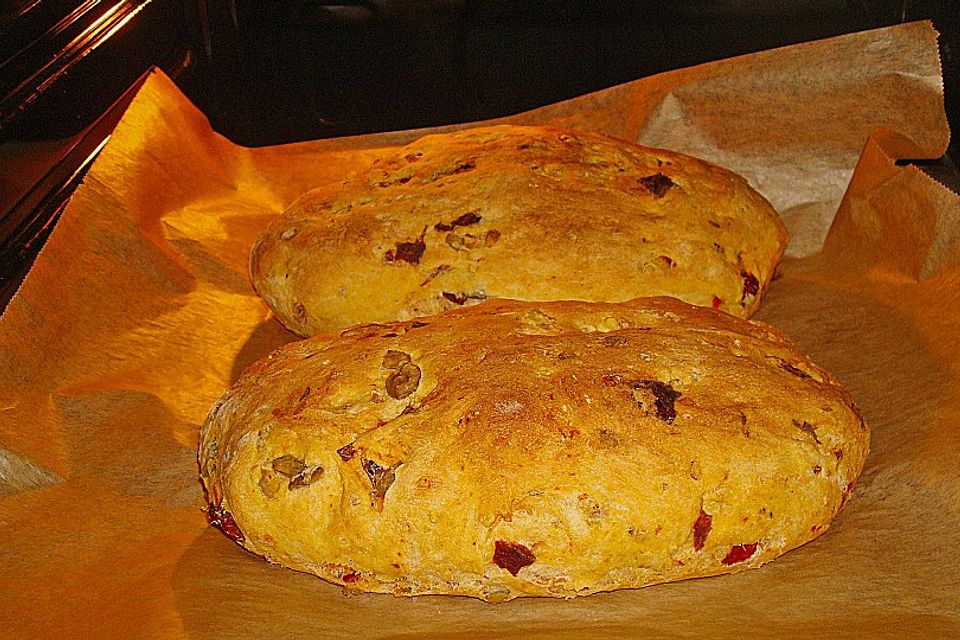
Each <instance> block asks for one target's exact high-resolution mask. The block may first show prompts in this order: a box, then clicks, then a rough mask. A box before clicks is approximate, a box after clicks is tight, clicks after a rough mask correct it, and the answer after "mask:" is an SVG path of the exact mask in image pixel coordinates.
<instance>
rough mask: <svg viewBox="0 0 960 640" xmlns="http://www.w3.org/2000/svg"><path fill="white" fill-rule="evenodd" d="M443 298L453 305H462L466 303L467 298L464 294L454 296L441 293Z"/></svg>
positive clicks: (446, 292)
mask: <svg viewBox="0 0 960 640" xmlns="http://www.w3.org/2000/svg"><path fill="white" fill-rule="evenodd" d="M443 297H444V298H446V299H447V300H449V301H450V302H452V303H453V304H457V305H463V304H465V303H466V302H467V296H466V295H465V294H462V293H461V294H456V293H451V292H449V291H444V292H443Z"/></svg>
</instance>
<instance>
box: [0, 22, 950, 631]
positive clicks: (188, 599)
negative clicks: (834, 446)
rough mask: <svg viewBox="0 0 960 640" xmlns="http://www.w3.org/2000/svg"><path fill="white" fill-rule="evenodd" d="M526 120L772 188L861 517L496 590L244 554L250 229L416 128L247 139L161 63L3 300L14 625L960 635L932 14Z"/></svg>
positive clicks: (783, 282)
mask: <svg viewBox="0 0 960 640" xmlns="http://www.w3.org/2000/svg"><path fill="white" fill-rule="evenodd" d="M411 90H415V88H411ZM506 120H509V121H514V122H527V123H533V122H543V123H548V122H549V123H562V124H566V125H571V126H574V127H579V128H584V129H592V130H598V131H603V132H607V133H612V134H614V135H618V136H621V137H624V138H628V139H632V140H637V141H640V142H643V143H647V144H654V145H660V146H664V147H670V148H674V149H678V150H681V151H687V152H691V153H694V154H697V155H700V156H702V157H705V158H706V159H708V160H712V161H714V162H718V163H720V164H722V165H724V166H727V167H729V168H731V169H733V170H735V171H738V172H740V173H741V174H743V175H745V176H746V177H748V178H749V179H750V181H751V182H752V183H753V184H754V185H755V186H756V187H757V188H759V189H760V190H761V191H762V192H763V193H764V194H765V195H766V196H767V197H768V198H769V199H770V200H771V201H772V202H773V203H774V204H775V205H776V207H777V208H778V210H779V211H780V212H781V214H782V215H783V216H784V218H785V219H786V221H787V224H788V226H789V227H790V229H791V231H792V232H793V241H792V244H791V246H790V251H789V256H790V257H788V258H787V259H786V260H785V261H784V263H783V264H782V266H781V269H780V270H781V273H782V277H780V278H779V279H778V280H776V281H775V282H774V283H773V285H772V287H771V289H770V292H769V294H768V296H767V298H766V300H765V302H764V306H763V307H762V310H761V312H760V314H759V316H758V317H759V318H760V319H763V320H766V321H768V322H771V323H773V324H775V325H777V326H778V327H780V328H782V329H783V330H784V331H786V332H787V334H789V335H790V336H791V337H792V338H793V339H794V340H795V341H796V342H797V343H798V345H799V346H800V347H801V348H802V349H803V350H805V351H806V352H808V353H809V354H810V355H811V356H812V357H813V358H814V359H815V360H816V361H817V362H819V363H820V364H822V365H824V366H825V367H827V368H828V369H829V370H831V371H832V372H833V373H834V374H835V375H836V376H837V377H838V378H839V379H840V380H841V381H842V382H843V383H844V384H845V385H846V386H847V388H848V389H849V390H850V391H851V393H852V394H853V395H854V397H855V398H856V399H857V401H858V402H859V404H860V406H861V408H862V410H863V414H864V416H865V417H866V419H867V421H868V422H869V424H870V425H871V427H872V429H873V448H872V452H871V454H870V457H869V459H868V461H867V466H866V469H865V471H864V474H863V476H862V478H861V480H860V483H859V484H858V486H857V489H856V491H855V493H854V496H853V498H852V499H851V501H850V502H849V504H848V505H847V508H846V509H845V511H844V512H843V513H842V514H841V516H840V517H839V519H838V521H837V522H836V523H835V525H834V526H833V527H832V528H831V529H830V530H829V531H828V532H827V533H826V534H825V535H823V536H822V537H821V538H819V539H817V540H816V541H814V542H812V543H810V544H808V545H806V546H804V547H802V548H800V549H797V550H795V551H793V552H790V553H788V554H787V555H785V556H784V557H782V558H780V559H779V560H777V561H775V562H773V563H771V564H769V565H766V566H765V567H763V568H761V569H759V570H753V571H748V572H746V573H742V574H738V575H733V576H724V577H718V578H710V579H702V580H693V581H686V582H681V583H676V584H670V585H663V586H657V587H651V588H647V589H641V590H632V591H620V592H615V593H609V594H602V595H597V596H592V597H588V598H581V599H577V600H574V601H555V600H548V599H525V600H518V601H515V602H511V603H507V604H504V605H496V606H494V605H487V604H484V603H482V602H479V601H475V600H471V599H465V598H453V597H442V596H433V597H421V598H415V599H396V598H394V597H392V596H384V595H346V594H344V593H343V592H342V591H341V589H340V588H338V587H335V586H332V585H330V584H327V583H325V582H323V581H321V580H319V579H317V578H314V577H311V576H307V575H302V574H298V573H295V572H292V571H289V570H286V569H282V568H280V567H276V566H271V565H269V564H267V563H265V562H263V561H261V560H260V559H258V558H257V557H255V556H253V555H250V554H248V553H246V552H244V551H242V550H241V549H240V548H238V547H237V546H235V545H234V544H233V543H231V542H230V541H229V540H228V539H227V538H226V537H225V536H223V535H222V534H220V533H219V532H218V531H216V530H214V529H211V528H208V527H207V525H206V521H205V517H204V514H203V513H202V512H201V507H202V506H203V498H202V492H201V488H200V484H199V482H198V480H197V467H196V461H195V456H196V441H197V430H198V427H199V425H200V424H201V423H202V421H203V419H204V417H205V415H206V412H207V410H208V408H209V407H210V406H211V404H212V403H213V402H214V400H215V399H216V398H217V397H218V396H219V394H220V393H221V392H222V391H223V390H224V389H225V388H226V387H227V386H228V385H229V384H230V383H231V382H232V381H233V380H234V379H236V377H237V376H238V375H239V372H240V371H241V370H242V369H243V368H244V367H245V366H246V365H247V364H249V363H251V362H253V361H254V360H255V359H257V358H259V357H260V356H262V355H265V354H266V353H268V352H269V351H270V350H271V349H273V348H274V347H276V346H278V345H280V344H282V343H283V342H286V341H289V340H291V339H293V336H291V335H290V334H288V333H286V332H285V331H284V330H283V329H282V328H281V327H280V326H279V324H277V323H276V322H275V321H274V320H273V319H272V318H271V317H270V316H269V314H268V312H267V311H266V310H265V307H264V306H263V305H262V304H261V302H260V301H259V300H258V299H257V298H256V297H255V295H254V294H253V292H252V291H251V288H250V285H249V284H248V279H247V273H246V264H247V251H248V248H249V246H250V244H251V242H252V241H253V239H254V238H255V236H256V235H257V234H258V232H259V230H260V229H261V228H262V227H263V226H264V225H265V224H266V223H267V222H268V220H270V219H271V217H272V216H275V215H276V214H278V213H279V212H280V211H281V210H282V209H283V208H284V206H285V205H286V204H288V203H289V202H290V201H292V200H293V199H294V198H295V197H297V196H298V195H300V194H301V193H302V192H304V191H306V190H307V189H309V188H312V187H315V186H318V185H319V184H321V183H324V182H329V181H334V180H338V179H341V178H342V176H343V175H344V174H345V173H347V172H349V171H351V170H356V169H357V168H359V167H362V166H364V165H365V164H366V163H368V162H370V159H371V156H370V153H371V151H370V150H372V149H375V148H376V147H378V146H382V145H390V144H397V143H399V142H402V141H406V140H409V139H411V138H414V137H416V135H418V132H400V133H393V134H386V135H375V136H367V137H359V138H349V139H337V140H328V141H320V142H312V143H305V144H297V145H290V146H283V147H274V148H264V149H245V148H241V147H238V146H236V145H233V144H232V143H230V142H228V141H227V140H225V139H223V138H221V137H219V136H218V135H216V134H215V133H213V132H212V131H211V129H210V127H209V124H208V123H207V121H206V119H205V118H204V117H203V116H202V114H200V113H199V112H198V111H197V110H196V109H195V108H194V107H193V106H192V105H191V104H190V103H189V102H188V101H187V100H186V99H185V98H184V97H183V96H182V95H181V94H180V93H179V91H178V90H177V89H176V87H175V86H174V85H173V84H172V82H171V81H170V80H169V79H168V78H166V77H165V76H163V75H162V74H161V73H159V72H157V73H155V74H154V75H152V76H151V77H150V79H149V80H148V81H147V83H146V84H145V85H144V87H143V89H142V91H141V92H140V94H139V95H138V96H137V98H136V99H135V100H134V102H133V104H132V105H131V106H130V108H129V111H128V113H127V114H126V116H125V117H124V119H123V120H122V121H121V122H120V124H119V125H118V127H117V129H116V131H115V133H114V134H113V137H112V139H111V140H110V142H109V143H108V144H107V146H106V147H105V148H104V150H103V152H102V154H101V156H100V157H99V159H98V160H97V161H96V163H95V164H94V166H93V168H92V169H91V171H90V173H89V174H88V176H87V177H86V179H85V181H84V184H83V185H82V186H81V187H80V188H79V189H78V190H77V192H76V194H75V195H74V196H73V198H72V200H71V202H70V203H69V205H68V207H67V209H66V211H65V212H64V214H63V217H62V219H61V220H60V222H59V224H58V225H57V228H56V229H55V231H54V233H53V235H52V237H51V238H50V240H49V242H48V243H47V246H46V247H45V249H44V250H43V252H42V253H41V255H40V257H39V259H38V260H37V262H36V264H35V266H34V267H33V269H32V271H31V273H30V274H29V276H28V277H27V279H26V281H25V282H24V284H23V286H22V288H21V290H20V291H19V293H18V295H17V296H16V297H15V298H14V299H13V301H12V302H11V304H10V306H9V308H8V309H7V310H6V312H5V314H4V316H3V318H2V320H0V554H2V556H0V557H2V560H0V595H2V598H0V636H3V637H11V638H49V637H57V638H88V637H89V638H109V637H123V638H133V637H136V638H271V639H274V638H277V639H279V638H311V639H317V638H341V637H350V638H415V637H416V638H441V637H444V638H445V637H456V638H468V637H470V638H472V637H499V638H520V637H524V638H582V637H586V636H590V637H601V638H620V637H624V638H625V637H668V638H685V637H696V638H700V637H804V638H809V637H821V636H822V637H831V636H832V637H857V638H862V637H874V638H875V637H898V638H903V637H923V638H932V637H958V636H960V578H958V567H960V534H958V531H960V490H958V487H960V465H958V459H960V457H958V453H960V427H958V418H957V416H958V415H960V384H958V382H960V357H958V353H957V352H958V347H957V331H958V328H960V321H958V319H960V198H958V197H957V196H956V195H955V194H953V193H952V192H950V191H949V190H947V189H946V188H944V187H943V186H942V185H940V184H938V183H936V182H934V181H933V180H931V179H930V178H928V177H927V176H926V175H924V174H923V173H921V172H920V171H919V170H917V169H915V168H913V167H912V166H900V165H898V164H896V163H895V162H894V159H896V158H932V157H938V156H940V155H941V154H942V153H943V152H944V150H945V148H946V145H947V142H948V138H949V132H948V130H947V125H946V119H945V116H944V113H943V102H942V91H941V80H940V76H939V64H938V57H937V48H936V34H935V32H934V31H933V29H932V27H931V26H930V25H929V24H927V23H914V24H908V25H903V26H899V27H894V28H889V29H883V30H878V31H872V32H866V33H859V34H853V35H848V36H843V37H840V38H834V39H830V40H825V41H820V42H815V43H810V44H806V45H801V46H795V47H790V48H786V49H780V50H775V51H769V52H764V53H759V54H755V55H750V56H746V57H742V58H737V59H733V60H728V61H723V62H718V63H714V64H708V65H704V66H700V67H696V68H692V69H685V70H681V71H677V72H672V73H668V74H664V75H659V76H655V77H651V78H646V79H642V80H638V81H636V82H633V83H629V84H626V85H622V86H618V87H615V88H612V89H609V90H605V91H601V92H599V93H595V94H591V95H588V96H584V97H581V98H578V99H575V100H571V101H568V102H564V103H559V104H556V105H552V106H549V107H546V108H543V109H539V110H536V111H533V112H530V113H525V114H521V115H518V116H516V117H513V118H507V119H506ZM834 214H836V215H835V219H834ZM831 223H832V226H831ZM828 231H829V233H828ZM824 239H825V240H826V242H825V244H824ZM821 249H822V250H821Z"/></svg>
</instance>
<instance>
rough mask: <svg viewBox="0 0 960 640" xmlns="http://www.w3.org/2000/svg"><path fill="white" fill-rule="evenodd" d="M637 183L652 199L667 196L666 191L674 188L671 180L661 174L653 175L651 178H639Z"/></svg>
mask: <svg viewBox="0 0 960 640" xmlns="http://www.w3.org/2000/svg"><path fill="white" fill-rule="evenodd" d="M639 182H640V184H641V185H643V188H644V189H646V190H647V191H649V192H650V195H652V196H653V197H654V198H662V197H663V196H665V195H667V191H669V190H670V188H671V187H673V186H674V185H673V180H671V179H670V178H668V177H667V176H665V175H663V174H662V173H655V174H653V175H652V176H646V177H644V178H640V180H639Z"/></svg>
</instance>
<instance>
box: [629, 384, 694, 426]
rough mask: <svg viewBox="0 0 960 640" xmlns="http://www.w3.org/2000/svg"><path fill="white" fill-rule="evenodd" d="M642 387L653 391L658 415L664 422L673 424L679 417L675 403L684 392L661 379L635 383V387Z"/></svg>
mask: <svg viewBox="0 0 960 640" xmlns="http://www.w3.org/2000/svg"><path fill="white" fill-rule="evenodd" d="M640 387H642V388H644V389H649V390H650V391H652V392H653V397H654V408H655V409H656V412H657V417H658V418H660V419H661V420H663V421H664V422H667V423H671V424H672V423H673V421H674V419H675V418H676V417H677V410H676V409H675V408H674V406H673V403H674V401H676V399H677V398H679V397H680V396H681V395H683V394H681V393H680V392H679V391H677V390H676V389H674V388H673V387H671V386H670V385H669V384H667V383H666V382H660V381H659V380H641V381H640V382H636V383H634V388H635V389H636V388H640Z"/></svg>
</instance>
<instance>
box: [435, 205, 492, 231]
mask: <svg viewBox="0 0 960 640" xmlns="http://www.w3.org/2000/svg"><path fill="white" fill-rule="evenodd" d="M477 211H479V209H475V210H474V211H468V212H467V213H464V214H463V215H460V216H457V217H456V218H454V219H453V220H452V221H450V223H446V222H438V223H437V224H435V225H433V228H434V229H436V230H437V231H453V228H454V227H469V226H470V225H472V224H476V223H478V222H480V220H482V217H481V216H479V215H477Z"/></svg>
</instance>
